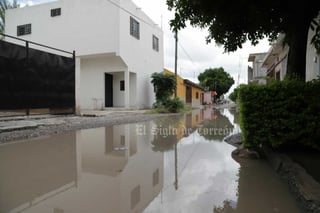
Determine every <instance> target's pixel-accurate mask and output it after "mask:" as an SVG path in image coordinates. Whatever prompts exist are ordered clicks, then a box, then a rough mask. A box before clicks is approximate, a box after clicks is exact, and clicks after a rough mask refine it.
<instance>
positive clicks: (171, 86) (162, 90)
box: [151, 73, 176, 104]
mask: <svg viewBox="0 0 320 213" xmlns="http://www.w3.org/2000/svg"><path fill="white" fill-rule="evenodd" d="M151 78H152V80H151V83H152V84H153V87H154V91H155V93H156V101H157V104H161V103H162V102H163V103H164V102H166V101H167V100H168V99H170V97H171V96H172V94H173V93H174V91H175V89H176V79H175V76H174V75H167V74H164V73H153V74H152V75H151Z"/></svg>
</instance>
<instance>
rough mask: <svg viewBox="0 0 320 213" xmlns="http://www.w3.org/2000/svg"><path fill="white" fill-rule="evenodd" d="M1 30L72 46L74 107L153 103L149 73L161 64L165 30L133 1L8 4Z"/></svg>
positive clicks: (133, 106) (69, 0)
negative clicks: (10, 7) (15, 7)
mask: <svg viewBox="0 0 320 213" xmlns="http://www.w3.org/2000/svg"><path fill="white" fill-rule="evenodd" d="M5 32H6V34H8V35H12V36H17V37H21V38H23V39H26V40H30V41H34V42H38V43H42V44H45V45H48V46H53V47H56V48H59V49H64V50H68V51H72V50H75V51H76V56H77V57H76V108H77V110H78V111H79V110H80V109H90V110H94V109H104V108H105V107H123V108H139V109H141V108H149V107H151V106H152V104H153V103H154V100H155V98H154V92H153V87H152V84H151V82H150V76H151V74H152V73H154V72H160V71H162V69H163V32H162V30H161V29H160V28H159V27H158V26H157V25H156V24H155V23H154V22H153V21H152V20H151V19H150V18H149V17H148V16H147V15H146V14H145V13H143V12H142V11H141V9H140V8H138V7H137V6H136V5H135V4H134V3H133V2H132V1H131V0H126V1H120V0H115V1H100V0H91V1H79V0H58V1H54V2H49V3H44V4H39V5H34V6H28V7H23V8H17V9H11V10H8V11H7V12H6V29H5ZM7 41H10V42H13V41H11V40H10V39H7ZM142 94H143V95H142Z"/></svg>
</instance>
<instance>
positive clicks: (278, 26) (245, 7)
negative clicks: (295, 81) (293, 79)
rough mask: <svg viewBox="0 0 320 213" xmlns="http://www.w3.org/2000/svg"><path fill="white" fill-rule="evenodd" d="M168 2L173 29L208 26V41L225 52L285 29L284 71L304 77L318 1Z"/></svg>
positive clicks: (230, 0)
mask: <svg viewBox="0 0 320 213" xmlns="http://www.w3.org/2000/svg"><path fill="white" fill-rule="evenodd" d="M167 5H168V6H169V9H170V10H175V17H174V19H173V20H171V22H170V25H171V28H172V29H173V31H177V30H180V29H181V28H184V27H186V22H187V21H190V23H191V25H192V26H196V27H200V28H207V29H208V31H209V35H208V36H207V42H210V41H211V40H212V39H213V40H215V42H216V43H218V44H222V45H223V46H224V49H225V51H227V52H230V51H231V52H232V51H235V50H237V49H238V48H242V44H243V43H244V42H246V41H248V40H250V41H251V43H252V44H253V45H256V44H257V43H258V42H259V40H261V39H263V38H265V37H267V38H269V40H270V41H272V40H275V39H276V38H277V36H278V34H279V33H284V34H285V35H286V37H285V42H286V43H287V44H288V45H289V47H290V51H289V55H288V71H287V73H288V74H289V76H297V77H298V78H299V79H301V80H304V79H305V66H306V48H307V37H308V30H309V27H310V24H311V22H312V21H313V20H314V19H315V18H316V17H317V15H318V13H319V10H320V1H311V0H309V1H308V0H307V1H297V2H295V3H293V2H292V1H289V0H280V1H279V0H262V1H251V0H242V1H237V0H229V1H225V0H197V1H195V0H167ZM317 23H318V22H317ZM316 25H317V29H319V24H316ZM319 34H320V30H317V31H316V36H315V37H314V38H315V39H320V38H319V37H320V36H319ZM313 44H319V43H317V42H316V41H313Z"/></svg>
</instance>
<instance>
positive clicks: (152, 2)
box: [19, 0, 269, 85]
mask: <svg viewBox="0 0 320 213" xmlns="http://www.w3.org/2000/svg"><path fill="white" fill-rule="evenodd" d="M46 1H48V0H20V1H19V2H20V4H21V5H22V6H23V5H25V4H26V3H28V4H29V5H32V4H36V3H41V2H46ZM133 2H135V3H136V5H137V6H138V7H140V8H141V9H142V10H143V11H144V12H145V13H146V14H147V15H148V16H149V17H150V18H151V19H152V20H153V21H154V22H155V23H156V24H158V25H159V26H160V27H162V29H163V33H164V41H163V44H164V66H165V68H168V69H170V70H172V71H174V36H173V34H172V32H171V31H170V27H169V20H170V19H172V17H173V13H172V12H170V11H168V9H167V5H166V0H133ZM207 34H208V33H207V31H206V30H201V29H199V28H192V27H187V28H186V29H184V30H182V31H180V32H179V36H178V37H179V48H178V54H179V56H178V74H179V75H181V76H182V77H183V78H187V79H189V80H192V81H194V82H198V79H197V76H198V75H199V73H201V72H203V71H204V70H205V69H207V68H210V67H211V68H216V67H223V68H224V69H225V70H226V71H227V72H228V73H230V75H231V76H232V77H233V78H234V80H235V85H237V84H238V83H246V82H247V66H248V65H250V64H249V63H248V56H249V54H250V53H257V52H267V51H268V49H269V43H268V41H267V40H263V41H261V42H260V43H259V44H258V45H257V46H251V45H250V43H246V44H245V45H244V46H243V48H242V49H240V50H238V51H236V52H233V53H223V52H224V51H223V47H218V46H217V45H216V44H215V43H214V42H212V43H210V44H206V41H205V37H206V35H207ZM238 76H240V78H239V82H238Z"/></svg>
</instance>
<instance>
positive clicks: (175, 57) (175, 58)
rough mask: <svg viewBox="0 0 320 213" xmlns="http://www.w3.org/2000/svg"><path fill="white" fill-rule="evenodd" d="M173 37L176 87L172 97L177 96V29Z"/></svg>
mask: <svg viewBox="0 0 320 213" xmlns="http://www.w3.org/2000/svg"><path fill="white" fill-rule="evenodd" d="M174 38H175V55H174V77H175V79H176V89H175V90H174V97H175V98H176V97H177V86H178V84H177V83H178V82H177V69H178V30H177V29H175V30H174Z"/></svg>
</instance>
